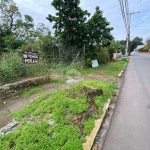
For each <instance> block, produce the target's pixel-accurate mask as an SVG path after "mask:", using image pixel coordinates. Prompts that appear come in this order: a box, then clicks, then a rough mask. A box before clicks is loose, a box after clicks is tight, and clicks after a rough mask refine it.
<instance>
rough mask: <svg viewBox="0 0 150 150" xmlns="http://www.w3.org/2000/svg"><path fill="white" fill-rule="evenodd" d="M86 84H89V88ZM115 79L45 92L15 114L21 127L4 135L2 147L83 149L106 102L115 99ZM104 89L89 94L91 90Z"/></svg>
mask: <svg viewBox="0 0 150 150" xmlns="http://www.w3.org/2000/svg"><path fill="white" fill-rule="evenodd" d="M85 87H86V88H85ZM115 87H116V84H115V83H106V82H103V81H102V82H100V81H99V82H98V81H85V82H80V83H78V84H76V85H75V86H73V87H72V88H71V89H69V90H68V89H64V90H58V91H56V92H53V93H51V94H48V95H41V97H39V98H38V99H37V100H35V101H33V102H32V103H31V104H30V105H29V106H27V107H25V108H24V109H22V110H21V111H19V112H17V113H13V114H12V116H13V117H14V118H15V119H16V120H19V121H20V127H19V128H18V129H16V130H15V131H14V132H12V133H10V134H8V135H5V136H4V137H1V138H0V143H1V145H0V149H1V150H5V149H15V150H17V149H22V148H23V147H25V148H26V149H31V150H32V149H33V150H34V149H45V150H46V149H47V150H50V149H64V150H68V149H70V150H71V149H72V150H74V149H80V150H82V149H83V148H82V143H83V142H85V136H86V135H89V134H90V132H91V130H92V129H93V127H94V120H95V119H98V118H100V116H101V114H102V113H103V111H102V108H103V106H104V103H106V101H107V100H108V99H109V98H110V99H111V100H113V95H114V88H115ZM97 89H102V91H103V93H101V94H99V95H95V96H94V95H93V97H91V99H90V100H89V99H88V98H87V93H88V90H93V91H94V92H95V91H96V90H97Z"/></svg>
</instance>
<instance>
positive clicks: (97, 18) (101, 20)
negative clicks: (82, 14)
mask: <svg viewBox="0 0 150 150" xmlns="http://www.w3.org/2000/svg"><path fill="white" fill-rule="evenodd" d="M109 25H110V23H109V22H108V21H107V20H106V18H105V17H103V12H102V11H101V10H100V7H99V6H97V7H96V10H95V13H94V15H93V16H92V17H91V19H89V21H88V22H87V29H88V32H89V34H88V35H89V37H90V38H89V40H90V41H89V43H90V45H93V44H94V45H95V44H98V45H103V46H108V45H110V40H112V39H113V36H112V35H111V33H110V32H111V30H113V28H112V27H109Z"/></svg>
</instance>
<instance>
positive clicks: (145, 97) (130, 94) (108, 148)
mask: <svg viewBox="0 0 150 150" xmlns="http://www.w3.org/2000/svg"><path fill="white" fill-rule="evenodd" d="M103 150H150V55H148V54H141V55H140V54H139V55H135V56H131V57H130V60H129V63H128V65H127V68H126V71H125V74H124V80H123V83H122V86H121V89H120V92H119V95H118V98H117V101H116V108H115V110H114V114H113V117H112V121H111V124H110V128H109V131H108V134H107V136H106V140H105V143H104V146H103Z"/></svg>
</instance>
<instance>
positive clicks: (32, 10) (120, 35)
mask: <svg viewBox="0 0 150 150" xmlns="http://www.w3.org/2000/svg"><path fill="white" fill-rule="evenodd" d="M128 1H129V12H130V13H132V12H139V11H140V13H136V14H134V15H132V18H131V30H130V31H131V39H133V38H135V37H136V36H139V37H142V38H143V42H145V40H146V39H147V38H148V37H150V1H149V0H132V1H131V0H128ZM14 2H15V3H16V5H17V6H18V7H19V10H20V12H21V14H22V15H25V14H28V15H30V16H32V17H33V19H34V21H35V24H37V23H38V22H43V23H44V24H45V25H46V26H48V27H49V28H50V30H51V32H52V33H54V30H53V29H52V23H50V22H49V21H48V20H46V17H47V16H48V14H52V15H55V13H56V11H55V9H54V7H53V6H51V2H52V0H43V1H42V0H14ZM96 6H99V7H100V9H101V10H102V11H103V16H104V17H105V18H106V19H107V21H109V22H110V25H111V26H112V27H113V28H114V30H113V31H112V34H113V36H114V37H115V39H116V40H125V39H126V31H125V27H124V23H123V18H122V15H121V9H120V5H119V0H80V7H81V8H82V9H83V10H88V11H89V12H90V13H91V15H93V14H94V12H95V7H96Z"/></svg>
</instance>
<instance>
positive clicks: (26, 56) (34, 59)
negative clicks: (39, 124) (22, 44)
mask: <svg viewBox="0 0 150 150" xmlns="http://www.w3.org/2000/svg"><path fill="white" fill-rule="evenodd" d="M22 54H23V59H22V61H23V63H27V64H37V63H39V55H38V52H27V51H24V52H23V53H22Z"/></svg>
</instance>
